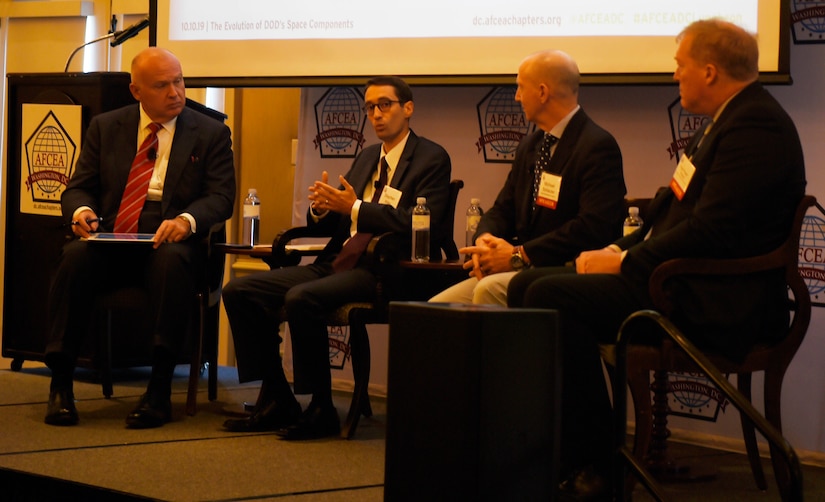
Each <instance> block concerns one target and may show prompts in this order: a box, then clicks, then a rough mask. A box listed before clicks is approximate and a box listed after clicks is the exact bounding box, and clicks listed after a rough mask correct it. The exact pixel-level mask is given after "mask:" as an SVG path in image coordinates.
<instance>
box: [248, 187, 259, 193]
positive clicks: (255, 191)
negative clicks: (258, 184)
mask: <svg viewBox="0 0 825 502" xmlns="http://www.w3.org/2000/svg"><path fill="white" fill-rule="evenodd" d="M249 193H250V194H252V195H258V190H257V189H255V188H250V189H249Z"/></svg>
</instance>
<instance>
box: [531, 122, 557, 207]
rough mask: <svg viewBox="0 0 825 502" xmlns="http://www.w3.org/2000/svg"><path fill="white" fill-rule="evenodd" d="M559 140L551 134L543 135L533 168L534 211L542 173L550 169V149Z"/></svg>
mask: <svg viewBox="0 0 825 502" xmlns="http://www.w3.org/2000/svg"><path fill="white" fill-rule="evenodd" d="M558 140H559V138H557V137H555V136H553V135H552V134H548V133H545V134H544V139H543V140H542V141H541V146H540V147H539V157H538V159H536V164H535V165H534V166H533V210H534V211H535V209H536V199H537V198H538V196H539V185H541V173H542V171H548V170H549V167H550V149H551V148H553V145H555V144H556V141H558Z"/></svg>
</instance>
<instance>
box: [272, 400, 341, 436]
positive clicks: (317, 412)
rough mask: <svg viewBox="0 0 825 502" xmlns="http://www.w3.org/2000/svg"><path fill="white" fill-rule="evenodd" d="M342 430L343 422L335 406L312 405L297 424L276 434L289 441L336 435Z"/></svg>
mask: <svg viewBox="0 0 825 502" xmlns="http://www.w3.org/2000/svg"><path fill="white" fill-rule="evenodd" d="M340 432H341V423H340V421H339V419H338V411H337V410H336V409H335V408H334V407H332V406H329V407H320V406H312V405H310V407H309V408H307V410H306V411H305V412H304V413H303V414H302V415H301V418H300V419H299V420H298V422H297V423H296V424H295V425H291V426H289V427H286V428H284V429H281V430H279V431H278V432H276V433H275V434H277V435H278V437H280V438H281V439H286V440H288V441H302V440H305V439H318V438H323V437H327V436H336V435H338V434H339V433H340Z"/></svg>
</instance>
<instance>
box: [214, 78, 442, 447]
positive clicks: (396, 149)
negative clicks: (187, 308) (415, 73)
mask: <svg viewBox="0 0 825 502" xmlns="http://www.w3.org/2000/svg"><path fill="white" fill-rule="evenodd" d="M364 101H365V106H364V109H365V111H366V113H367V117H368V118H369V119H370V122H371V124H372V126H373V128H374V129H375V133H376V135H377V136H378V138H379V139H380V140H381V143H380V144H377V145H372V146H370V147H367V148H365V149H364V151H363V152H361V153H360V154H359V155H358V157H357V158H356V159H355V161H354V162H353V164H352V167H351V168H350V170H349V172H348V173H347V174H346V175H345V176H339V178H338V180H339V182H340V184H341V186H340V187H339V188H336V187H335V186H332V185H330V184H329V183H328V179H327V178H328V175H327V173H326V172H324V173H323V174H322V176H321V180H320V181H316V182H315V183H314V184H313V185H312V186H311V187H310V189H309V190H310V194H309V199H310V201H311V204H310V208H309V210H308V212H307V224H308V225H310V226H318V227H321V228H324V229H327V230H328V231H329V232H330V233H331V235H332V238H331V239H330V241H329V243H328V244H327V245H326V247H325V248H324V250H323V252H322V253H321V255H320V256H319V257H318V258H317V259H316V260H315V262H314V263H312V264H309V265H299V266H294V267H287V268H281V269H275V270H271V271H267V272H259V273H256V274H252V275H249V276H246V277H241V278H238V279H235V280H233V281H231V282H230V283H229V284H228V285H227V286H226V287H225V288H224V290H223V300H224V305H225V306H226V312H227V315H228V316H229V323H230V326H231V328H232V335H233V338H234V340H235V352H236V355H237V360H238V377H239V379H240V381H241V382H248V381H254V380H262V384H261V390H260V393H259V396H258V401H257V405H256V407H255V411H254V413H253V414H252V415H251V416H250V417H247V418H243V419H230V420H227V421H226V423H225V424H224V427H226V428H227V429H228V430H231V431H236V432H238V431H242V432H247V431H263V430H276V431H279V435H281V436H282V437H283V438H284V439H299V440H300V439H308V438H317V437H323V436H329V435H334V434H337V433H338V432H339V419H338V414H337V411H336V410H335V407H334V406H333V403H332V388H331V375H330V371H329V342H328V335H327V328H326V326H325V324H324V320H323V319H324V314H325V313H326V312H329V311H331V310H333V309H335V308H337V307H339V306H340V305H342V304H344V303H347V302H353V301H356V302H370V301H373V300H374V299H375V294H376V277H375V275H374V274H373V272H372V270H370V268H369V267H368V266H367V264H365V263H361V262H360V261H356V260H353V261H352V262H350V263H349V264H348V265H345V264H344V263H342V258H343V257H344V256H348V255H350V253H349V252H348V250H349V249H350V248H351V246H352V243H355V242H357V241H358V238H359V237H360V236H361V235H362V234H363V233H368V234H381V233H384V232H395V233H397V234H400V235H402V236H404V237H406V238H409V237H410V234H411V223H412V209H413V207H414V206H415V200H416V197H419V196H423V197H426V198H427V206H428V207H429V208H430V211H431V225H432V226H431V228H432V229H433V235H432V237H431V251H430V253H431V254H430V256H438V255H439V254H440V244H441V241H442V239H445V238H450V239H452V236H447V235H445V234H446V232H445V231H444V228H445V227H446V225H445V223H446V218H451V217H452V215H448V214H447V205H448V199H449V184H450V157H449V155H448V154H447V152H446V151H445V150H444V149H443V148H442V147H441V146H439V145H437V144H435V143H433V142H432V141H429V140H427V139H425V138H422V137H419V136H416V134H415V133H414V132H412V130H410V126H409V120H410V117H411V116H412V114H413V110H414V106H413V100H412V91H411V90H410V88H409V86H408V85H407V84H406V83H405V82H404V81H403V80H401V79H400V78H397V77H377V78H373V79H371V80H370V81H369V82H367V85H366V91H365V95H364ZM385 165H386V169H387V170H388V172H387V174H386V175H383V176H382V174H381V173H382V171H383V170H384V166H385ZM376 194H377V196H375V197H374V195H376ZM345 242H346V243H347V245H346V246H345ZM352 256H356V257H357V254H355V255H352ZM283 307H285V308H286V312H287V317H288V319H289V332H290V335H291V337H292V347H293V361H294V369H295V393H297V394H312V400H311V402H310V404H309V406H308V407H307V409H306V410H305V411H304V412H303V413H301V407H300V405H299V404H298V401H297V400H296V399H295V396H294V395H293V394H292V391H291V389H290V386H289V383H288V382H287V380H286V377H285V375H284V371H283V368H282V366H281V357H280V353H279V345H280V342H281V338H280V336H279V335H278V324H279V318H280V312H281V309H282V308H283Z"/></svg>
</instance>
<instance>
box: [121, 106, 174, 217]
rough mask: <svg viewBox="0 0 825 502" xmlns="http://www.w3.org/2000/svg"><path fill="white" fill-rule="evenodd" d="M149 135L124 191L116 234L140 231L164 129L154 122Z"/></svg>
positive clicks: (141, 148)
mask: <svg viewBox="0 0 825 502" xmlns="http://www.w3.org/2000/svg"><path fill="white" fill-rule="evenodd" d="M148 127H149V131H150V132H149V135H148V136H146V139H144V140H143V143H142V144H141V145H140V148H139V149H138V152H137V155H135V160H134V161H132V169H131V170H130V171H129V178H128V180H127V181H126V188H125V189H124V190H123V198H122V199H121V200H120V208H119V209H118V211H117V218H116V219H115V229H114V230H115V232H126V233H135V232H137V229H138V219H139V218H140V212H141V211H142V210H143V204H144V203H145V202H146V195H147V193H148V192H149V180H151V179H152V172H153V171H154V169H155V158H156V157H157V155H158V131H159V130H160V129H161V128H162V127H163V126H161V125H160V124H157V123H155V122H152V123H151V124H149V126H148Z"/></svg>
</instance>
